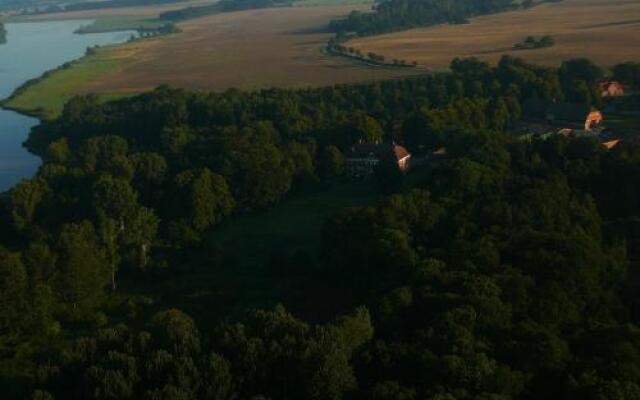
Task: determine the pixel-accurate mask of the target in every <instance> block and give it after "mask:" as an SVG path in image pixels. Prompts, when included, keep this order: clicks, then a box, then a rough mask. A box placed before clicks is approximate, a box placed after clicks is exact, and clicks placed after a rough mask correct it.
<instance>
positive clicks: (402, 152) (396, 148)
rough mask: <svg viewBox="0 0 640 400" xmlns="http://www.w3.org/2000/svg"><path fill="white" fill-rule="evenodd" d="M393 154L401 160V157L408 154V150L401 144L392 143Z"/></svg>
mask: <svg viewBox="0 0 640 400" xmlns="http://www.w3.org/2000/svg"><path fill="white" fill-rule="evenodd" d="M393 154H395V156H396V159H398V160H402V159H403V158H405V157H407V156H409V152H408V151H407V149H405V148H404V147H402V146H398V145H394V146H393Z"/></svg>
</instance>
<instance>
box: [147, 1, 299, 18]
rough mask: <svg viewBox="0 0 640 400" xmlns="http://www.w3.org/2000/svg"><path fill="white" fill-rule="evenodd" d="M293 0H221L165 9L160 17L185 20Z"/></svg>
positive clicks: (280, 5) (271, 5) (281, 5)
mask: <svg viewBox="0 0 640 400" xmlns="http://www.w3.org/2000/svg"><path fill="white" fill-rule="evenodd" d="M292 4H293V0H220V1H218V2H216V3H215V4H210V5H204V6H195V7H194V6H190V7H186V8H182V9H179V10H172V11H165V12H163V13H161V14H160V16H159V18H160V19H163V20H168V21H184V20H188V19H193V18H198V17H204V16H206V15H212V14H217V13H220V12H232V11H241V10H252V9H256V8H269V7H290V6H291V5H292Z"/></svg>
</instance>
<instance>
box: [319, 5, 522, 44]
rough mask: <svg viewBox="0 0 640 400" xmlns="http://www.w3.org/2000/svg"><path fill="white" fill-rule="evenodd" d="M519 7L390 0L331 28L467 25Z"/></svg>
mask: <svg viewBox="0 0 640 400" xmlns="http://www.w3.org/2000/svg"><path fill="white" fill-rule="evenodd" d="M529 3H530V2H528V3H527V4H529ZM529 6H530V5H529ZM518 7H520V6H518V5H517V4H516V3H515V2H514V0H444V1H442V0H389V1H383V2H379V3H377V4H376V5H375V7H374V10H373V12H361V11H353V12H351V13H350V14H349V15H348V16H347V17H346V18H342V19H336V20H333V21H331V23H330V29H331V30H332V31H334V32H336V33H355V34H357V35H358V36H369V35H378V34H381V33H387V32H393V31H399V30H404V29H411V28H417V27H424V26H431V25H437V24H443V23H450V24H463V23H467V22H468V19H469V18H471V17H474V16H477V15H484V14H494V13H497V12H501V11H507V10H511V9H516V8H518ZM523 7H527V6H526V5H523Z"/></svg>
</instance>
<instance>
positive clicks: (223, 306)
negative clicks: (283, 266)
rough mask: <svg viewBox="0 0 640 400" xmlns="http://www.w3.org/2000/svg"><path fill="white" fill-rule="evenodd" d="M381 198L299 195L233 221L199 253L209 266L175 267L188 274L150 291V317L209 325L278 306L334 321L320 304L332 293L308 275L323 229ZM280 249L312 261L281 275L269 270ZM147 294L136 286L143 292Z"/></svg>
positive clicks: (357, 190) (336, 191)
mask: <svg viewBox="0 0 640 400" xmlns="http://www.w3.org/2000/svg"><path fill="white" fill-rule="evenodd" d="M377 199H378V195H377V194H376V193H375V192H374V190H373V188H372V184H371V182H369V181H365V182H362V181H357V182H345V183H336V184H334V185H333V186H330V187H325V188H323V189H319V190H318V191H316V192H313V193H307V194H299V195H292V196H291V197H290V198H289V199H287V200H285V201H284V202H283V203H282V204H280V205H279V206H277V207H276V208H274V209H272V210H270V211H267V212H262V213H256V214H250V215H239V216H236V217H232V218H230V219H229V220H227V221H226V222H224V223H223V224H222V225H220V226H218V227H217V228H215V229H214V230H212V231H211V232H210V233H209V234H208V235H206V237H205V238H204V239H203V242H204V246H203V249H202V250H199V251H204V253H205V254H201V253H199V254H198V256H197V257H195V258H197V259H206V260H208V261H207V262H205V263H203V264H202V265H197V266H194V265H192V264H190V261H188V260H185V261H184V266H180V265H173V266H172V267H174V268H178V269H180V268H184V274H182V275H181V276H179V277H177V278H172V279H171V280H169V281H162V282H160V283H157V284H156V283H154V284H150V285H148V286H147V287H146V289H145V290H144V294H145V295H146V296H147V297H148V298H152V299H154V305H153V306H151V307H150V308H149V309H148V310H147V311H146V312H148V313H152V312H155V311H157V310H159V309H163V307H166V306H168V305H172V307H177V308H179V309H181V310H183V311H185V312H187V313H188V314H189V315H192V316H196V317H197V318H201V319H203V320H202V321H199V323H201V324H203V326H204V325H206V324H207V323H212V324H213V323H215V322H217V321H218V317H221V316H223V315H227V316H228V315H232V314H234V313H242V312H243V311H244V310H246V309H247V308H252V307H270V306H272V305H275V304H277V303H282V304H285V305H286V306H287V308H289V309H291V310H293V311H295V312H296V313H297V314H299V315H304V314H307V313H309V314H317V315H323V314H325V312H323V311H326V314H327V315H329V314H330V313H331V312H330V311H329V309H331V308H332V307H333V305H332V301H331V299H330V298H327V299H326V300H325V301H324V302H323V303H321V304H320V303H318V302H317V298H318V296H320V292H321V291H325V290H329V291H330V290H331V288H328V289H327V288H325V287H322V284H319V283H318V282H317V281H313V282H310V280H309V274H308V272H309V268H313V265H314V263H317V256H318V251H319V246H320V239H321V232H322V229H323V226H324V224H325V222H326V221H327V219H328V218H329V217H330V216H331V215H333V214H334V213H336V212H338V211H340V210H342V209H344V208H347V207H356V206H366V205H372V204H375V203H376V201H377ZM274 249H284V250H285V252H286V253H287V254H288V255H292V254H293V253H295V252H296V251H300V250H302V251H304V252H305V253H306V254H308V255H309V260H310V262H309V263H300V264H296V265H295V268H296V269H297V268H299V270H295V269H294V270H290V271H287V272H286V273H283V274H282V273H274V272H273V271H272V270H270V269H268V268H267V266H266V263H267V262H268V260H269V259H270V257H271V256H272V254H273V250H274ZM127 286H128V285H127V284H126V283H125V285H124V286H123V290H124V291H125V292H129V291H128V290H127V289H126V287H127ZM140 292H141V288H140V284H139V283H136V284H135V293H137V294H138V295H139V294H140ZM131 293H134V292H133V291H132V292H131ZM323 297H326V293H325V295H323ZM310 310H313V313H310ZM331 311H333V310H331Z"/></svg>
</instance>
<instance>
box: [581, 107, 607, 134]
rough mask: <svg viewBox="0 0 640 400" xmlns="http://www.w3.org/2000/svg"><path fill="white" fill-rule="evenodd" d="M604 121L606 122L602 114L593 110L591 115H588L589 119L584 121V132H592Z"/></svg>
mask: <svg viewBox="0 0 640 400" xmlns="http://www.w3.org/2000/svg"><path fill="white" fill-rule="evenodd" d="M602 121H604V117H603V115H602V113H601V112H600V111H598V110H596V109H595V108H592V109H591V111H590V112H589V114H587V119H586V120H585V121H584V130H585V131H586V132H590V131H592V130H593V129H594V128H597V127H598V126H599V125H600V124H602Z"/></svg>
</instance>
